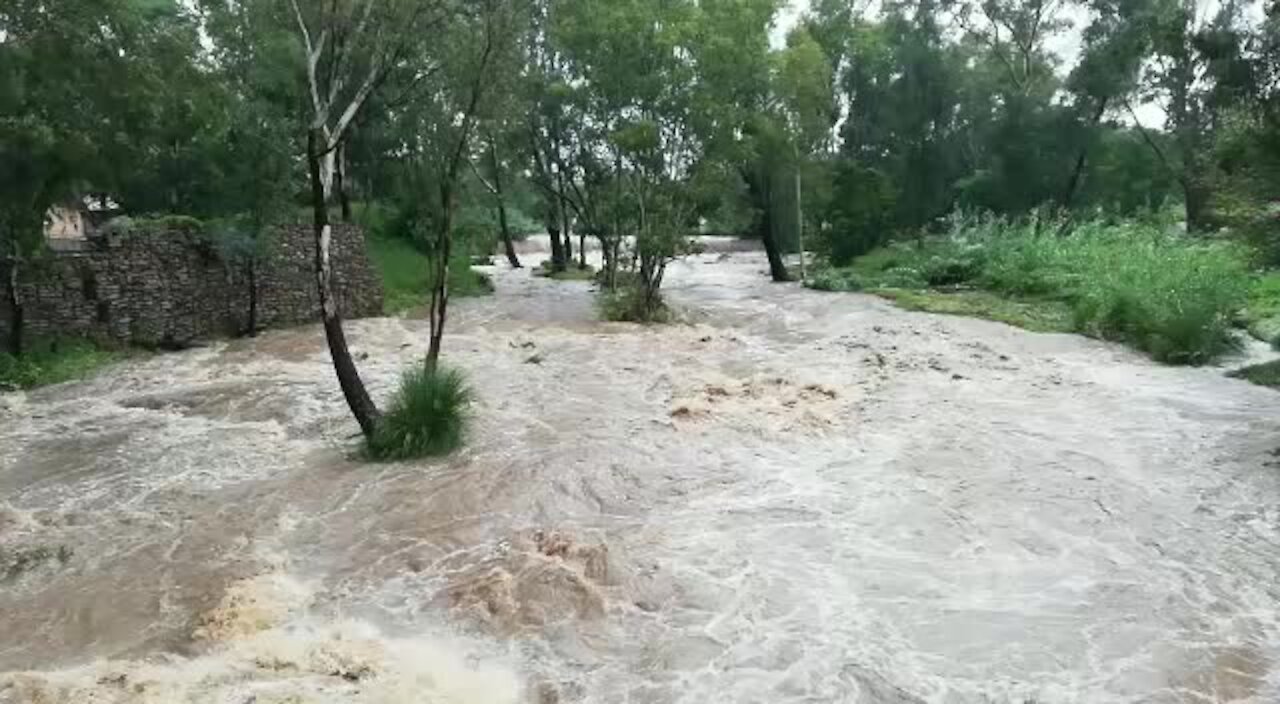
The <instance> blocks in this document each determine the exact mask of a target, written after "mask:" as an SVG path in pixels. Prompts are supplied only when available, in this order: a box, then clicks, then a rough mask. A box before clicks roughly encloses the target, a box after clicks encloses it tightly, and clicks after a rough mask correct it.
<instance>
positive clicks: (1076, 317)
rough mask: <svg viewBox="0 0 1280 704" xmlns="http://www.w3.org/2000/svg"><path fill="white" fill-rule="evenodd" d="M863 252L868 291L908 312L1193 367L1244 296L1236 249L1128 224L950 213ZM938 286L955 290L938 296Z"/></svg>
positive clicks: (1224, 347) (1219, 344) (1242, 259)
mask: <svg viewBox="0 0 1280 704" xmlns="http://www.w3.org/2000/svg"><path fill="white" fill-rule="evenodd" d="M863 259H864V260H867V261H861V260H860V261H855V262H854V265H853V266H852V267H850V268H849V271H851V272H852V275H855V276H857V277H858V280H859V281H860V282H861V283H862V284H863V285H864V286H865V287H866V288H867V289H868V290H871V291H873V292H875V293H880V294H882V295H889V296H890V297H894V298H897V299H899V300H906V301H913V302H916V303H918V304H920V305H919V307H920V309H923V310H932V311H935V312H956V313H960V314H966V315H979V316H981V317H989V318H993V319H996V320H1003V321H1005V322H1009V323H1012V324H1015V325H1020V326H1022V327H1027V328H1030V329H1033V330H1037V329H1040V330H1045V329H1047V330H1057V329H1065V330H1070V331H1074V332H1081V333H1084V334H1087V335H1091V336H1094V337H1099V338H1102V339H1107V340H1117V341H1120V342H1124V343H1126V344H1129V345H1131V346H1133V347H1136V348H1138V349H1141V350H1143V351H1146V352H1148V353H1149V354H1151V355H1152V356H1153V357H1155V358H1156V359H1158V360H1160V361H1163V362H1167V363H1170V364H1203V363H1205V362H1208V361H1210V360H1212V359H1213V358H1214V357H1216V356H1218V355H1220V354H1222V353H1223V352H1226V351H1229V350H1231V349H1232V348H1233V347H1235V345H1236V338H1235V336H1234V334H1233V332H1232V330H1231V324H1232V319H1233V317H1234V316H1235V315H1236V314H1237V312H1238V311H1239V310H1240V309H1241V308H1242V307H1243V306H1244V304H1245V301H1246V298H1247V296H1248V292H1249V284H1248V282H1249V280H1250V277H1249V272H1248V266H1247V257H1246V256H1245V255H1244V253H1243V252H1241V251H1240V250H1239V249H1238V248H1236V247H1233V246H1230V245H1228V244H1225V243H1218V242H1209V241H1206V240H1202V239H1197V238H1193V237H1188V236H1185V235H1180V234H1171V233H1167V232H1165V231H1163V230H1161V229H1159V228H1158V227H1155V226H1152V225H1146V224H1139V223H1125V224H1109V223H1102V222H1090V223H1083V224H1081V225H1079V226H1078V227H1077V228H1076V229H1075V230H1074V231H1073V232H1072V233H1070V234H1069V235H1066V236H1058V235H1057V233H1056V228H1055V227H1052V226H1050V227H1037V225H1036V223H1034V222H1009V221H1005V220H1000V219H991V218H985V219H984V218H960V219H957V220H956V221H954V222H953V224H952V229H951V232H950V233H949V234H948V235H946V236H945V237H939V238H934V239H929V240H925V241H924V242H923V243H922V245H920V246H917V245H905V244H904V245H896V246H891V247H887V248H884V249H882V250H877V251H876V252H873V253H872V254H870V255H868V256H867V257H864V258H863ZM886 289H905V290H910V291H931V292H933V294H936V295H931V296H929V297H923V296H918V295H917V296H905V295H902V294H900V293H899V294H897V295H894V294H893V293H892V291H886ZM943 291H948V292H951V293H949V294H944V293H943ZM976 291H986V292H990V293H991V294H997V297H986V298H984V297H980V296H976V295H975V292H976ZM1277 291H1278V293H1280V288H1278V289H1277ZM940 295H957V296H962V297H964V298H963V300H961V301H959V302H956V303H954V304H951V305H949V304H943V303H942V302H941V299H939V298H937V296H940ZM1000 298H1003V299H1005V300H1006V301H1010V302H1014V303H1017V304H1018V305H1017V306H1013V308H1021V311H1018V310H1011V308H1010V305H1006V304H1005V302H1003V301H1001V300H1000ZM926 301H927V302H926ZM946 308H951V309H952V310H944V309H946ZM1064 310H1066V311H1068V312H1069V322H1066V321H1065V320H1064V318H1063V315H1062V312H1063V311H1064Z"/></svg>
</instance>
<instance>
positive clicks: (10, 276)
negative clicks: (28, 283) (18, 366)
mask: <svg viewBox="0 0 1280 704" xmlns="http://www.w3.org/2000/svg"><path fill="white" fill-rule="evenodd" d="M15 248H16V245H15ZM21 259H22V258H21V256H20V254H19V253H18V252H14V253H13V254H12V256H11V257H10V258H9V262H8V264H7V266H5V269H6V270H7V271H6V272H5V273H6V275H5V277H4V292H5V298H7V299H8V301H9V311H10V315H11V317H10V318H9V345H8V347H9V354H11V355H13V356H14V357H21V356H22V348H23V340H22V337H23V333H24V332H25V328H26V321H25V320H24V318H25V317H26V314H25V311H24V310H23V302H22V291H21V290H20V289H19V288H18V273H19V268H20V263H21Z"/></svg>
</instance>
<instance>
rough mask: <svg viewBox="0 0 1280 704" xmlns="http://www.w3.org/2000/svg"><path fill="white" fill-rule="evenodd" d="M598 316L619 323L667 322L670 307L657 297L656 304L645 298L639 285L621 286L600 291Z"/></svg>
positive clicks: (669, 316)
mask: <svg viewBox="0 0 1280 704" xmlns="http://www.w3.org/2000/svg"><path fill="white" fill-rule="evenodd" d="M599 305H600V317H602V318H604V319H605V320H612V321H614V322H621V323H667V322H670V321H671V318H672V314H671V309H670V308H668V307H667V304H666V303H665V302H663V300H662V298H661V297H659V298H658V301H657V305H653V304H651V303H650V302H649V301H647V300H646V299H645V295H644V290H643V289H641V288H640V287H639V286H623V287H619V288H618V289H617V290H615V291H602V292H601V293H600V298H599Z"/></svg>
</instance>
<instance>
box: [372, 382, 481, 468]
mask: <svg viewBox="0 0 1280 704" xmlns="http://www.w3.org/2000/svg"><path fill="white" fill-rule="evenodd" d="M473 398H474V395H473V393H472V391H471V387H470V386H468V385H467V382H466V378H465V377H464V376H463V375H462V373H461V372H459V371H457V370H455V369H440V368H437V369H435V370H429V369H427V368H426V367H425V366H423V365H419V366H416V367H414V368H412V369H410V370H409V371H407V372H405V374H404V376H403V377H401V379H400V388H399V389H397V390H396V394H395V396H394V397H393V398H392V400H391V405H390V407H389V408H388V409H387V411H386V413H385V414H384V415H383V416H382V418H381V420H379V422H378V427H377V430H375V431H374V433H373V437H372V438H369V440H368V442H367V443H366V450H367V452H368V454H369V456H370V457H372V458H374V459H377V460H405V459H412V458H415V457H437V456H440V455H447V454H449V453H450V452H453V451H454V450H456V449H458V448H459V447H461V446H462V441H463V439H464V437H465V434H466V429H467V424H468V422H469V421H470V410H469V406H470V405H471V401H472V399H473Z"/></svg>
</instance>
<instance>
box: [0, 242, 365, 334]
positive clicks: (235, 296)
mask: <svg viewBox="0 0 1280 704" xmlns="http://www.w3.org/2000/svg"><path fill="white" fill-rule="evenodd" d="M332 246H333V249H332V261H333V265H334V266H333V284H334V291H335V294H336V296H337V298H338V302H339V309H340V310H341V311H342V314H343V315H344V316H345V317H348V318H358V317H366V316H373V315H380V314H381V313H382V284H381V281H380V280H379V278H378V276H377V274H376V272H375V271H374V270H373V267H372V266H371V265H370V263H369V258H368V256H367V253H366V251H365V245H364V234H363V233H362V231H361V230H360V229H359V228H358V227H355V226H350V225H335V226H334V228H333V245H332ZM314 256H315V240H314V237H313V235H312V233H311V228H310V226H301V225H299V226H286V227H282V228H280V229H279V230H278V231H277V232H276V233H275V234H274V236H273V237H272V238H271V242H270V245H269V246H268V251H267V254H266V255H265V257H263V259H262V261H261V262H260V263H259V265H258V267H257V272H256V276H255V279H256V281H257V287H258V306H257V309H258V326H259V327H260V328H262V327H280V326H286V325H295V324H298V323H309V322H314V321H317V320H318V316H319V304H318V303H317V300H316V299H317V295H316V283H315V281H316V279H315V274H314V273H313V272H314ZM20 281H21V284H20V290H21V292H22V297H23V301H24V311H25V322H26V325H25V329H26V333H25V334H26V339H28V340H34V339H37V338H41V337H87V338H91V339H95V340H98V341H102V342H118V343H129V344H136V345H144V346H162V347H167V346H183V345H187V344H190V343H192V342H194V341H196V340H200V339H207V338H211V337H220V336H226V335H237V334H243V333H244V332H246V331H247V329H248V318H249V291H250V286H249V271H248V268H247V267H246V266H245V265H244V264H243V263H230V262H228V260H227V258H226V257H224V256H222V255H221V254H220V253H219V251H218V249H217V248H216V247H215V246H214V245H213V244H211V242H210V241H209V239H208V238H207V237H205V236H204V235H202V234H200V233H198V232H194V231H187V230H172V231H163V232H130V233H110V232H107V233H103V234H100V235H98V236H95V237H91V238H89V239H87V240H84V241H82V242H78V243H76V245H75V246H74V247H70V248H68V247H66V246H65V243H63V245H62V246H59V247H58V249H56V250H55V251H53V252H51V253H50V254H49V255H48V256H47V257H46V258H45V259H44V260H43V261H42V262H40V263H39V264H37V265H34V266H29V267H27V268H26V269H25V270H24V271H23V276H22V277H21V279H20ZM11 315H12V311H11V310H9V309H8V307H7V304H6V302H5V301H3V300H0V341H2V340H3V338H4V336H5V335H7V334H8V330H9V321H10V317H11Z"/></svg>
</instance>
